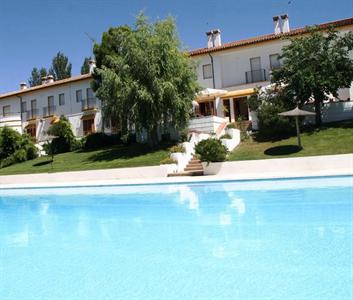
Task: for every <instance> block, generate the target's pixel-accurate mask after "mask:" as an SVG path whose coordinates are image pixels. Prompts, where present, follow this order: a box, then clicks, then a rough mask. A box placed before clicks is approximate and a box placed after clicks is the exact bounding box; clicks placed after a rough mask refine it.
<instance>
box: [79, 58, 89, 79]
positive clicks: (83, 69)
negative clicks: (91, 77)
mask: <svg viewBox="0 0 353 300" xmlns="http://www.w3.org/2000/svg"><path fill="white" fill-rule="evenodd" d="M90 60H91V58H90V57H85V59H84V60H83V63H82V67H81V75H84V74H88V73H89V61H90Z"/></svg>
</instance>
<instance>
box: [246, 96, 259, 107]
mask: <svg viewBox="0 0 353 300" xmlns="http://www.w3.org/2000/svg"><path fill="white" fill-rule="evenodd" d="M247 103H248V106H249V109H250V111H257V110H258V108H259V107H260V105H261V100H260V99H259V94H258V93H255V94H253V95H251V96H250V97H249V98H248V99H247Z"/></svg>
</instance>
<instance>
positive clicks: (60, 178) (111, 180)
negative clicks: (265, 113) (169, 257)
mask: <svg viewBox="0 0 353 300" xmlns="http://www.w3.org/2000/svg"><path fill="white" fill-rule="evenodd" d="M205 174H206V175H208V176H203V177H166V175H167V170H166V168H165V167H164V166H154V167H139V168H121V169H107V170H92V171H80V172H63V173H42V174H29V175H10V176H0V189H1V188H18V187H39V186H43V187H46V186H67V185H69V186H83V185H111V184H148V183H175V182H197V181H214V180H232V179H233V180H240V179H260V178H264V179H265V178H293V177H308V176H335V175H353V154H344V155H329V156H312V157H300V158H276V159H265V160H251V161H235V162H224V163H214V164H210V165H209V166H208V167H206V168H205ZM0 195H1V194H0Z"/></svg>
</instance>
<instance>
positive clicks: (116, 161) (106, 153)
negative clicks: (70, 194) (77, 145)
mask: <svg viewBox="0 0 353 300" xmlns="http://www.w3.org/2000/svg"><path fill="white" fill-rule="evenodd" d="M169 146H170V145H169ZM169 146H168V145H166V146H164V147H160V148H159V149H157V150H151V149H150V148H149V147H148V146H146V145H141V144H134V145H129V146H124V145H117V146H113V147H107V148H104V149H100V150H95V151H75V152H69V153H63V154H58V155H55V158H54V163H53V168H52V167H51V164H50V158H49V157H40V158H37V159H35V160H30V161H26V162H23V163H19V164H15V165H12V166H9V167H6V168H3V169H0V175H12V174H28V173H45V172H62V171H80V170H95V169H110V168H124V167H139V166H153V165H159V162H160V161H161V160H162V159H164V158H166V157H168V155H169V152H168V148H169Z"/></svg>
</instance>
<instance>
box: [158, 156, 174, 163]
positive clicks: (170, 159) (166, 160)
mask: <svg viewBox="0 0 353 300" xmlns="http://www.w3.org/2000/svg"><path fill="white" fill-rule="evenodd" d="M159 163H160V164H161V165H169V164H176V163H177V162H176V161H175V160H174V159H172V158H170V157H167V158H165V159H162V160H161V161H160V162H159Z"/></svg>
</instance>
